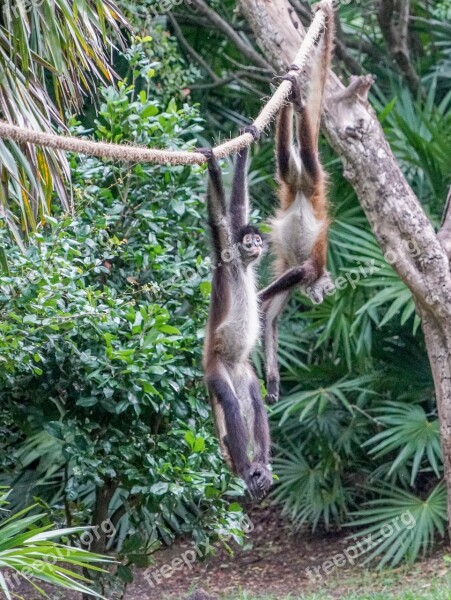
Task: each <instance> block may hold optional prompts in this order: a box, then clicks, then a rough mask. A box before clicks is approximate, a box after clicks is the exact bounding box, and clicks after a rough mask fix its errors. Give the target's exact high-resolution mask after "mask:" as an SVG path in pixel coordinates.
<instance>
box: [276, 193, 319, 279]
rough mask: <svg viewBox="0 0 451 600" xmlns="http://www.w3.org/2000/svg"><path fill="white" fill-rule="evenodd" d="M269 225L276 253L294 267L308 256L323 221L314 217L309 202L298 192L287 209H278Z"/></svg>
mask: <svg viewBox="0 0 451 600" xmlns="http://www.w3.org/2000/svg"><path fill="white" fill-rule="evenodd" d="M279 215H280V216H279ZM271 225H272V232H271V240H272V243H273V245H274V247H275V251H276V253H277V255H278V256H281V257H283V258H284V259H285V261H286V262H287V263H288V265H289V266H290V267H294V266H296V265H299V264H300V263H302V262H304V261H305V260H307V258H308V257H309V256H310V254H311V252H312V248H313V244H314V243H315V240H316V238H317V237H318V234H319V232H320V231H321V229H322V228H323V227H324V225H325V222H324V220H320V219H317V218H316V217H315V214H314V212H313V208H312V205H311V203H310V202H309V201H308V200H307V198H306V197H305V196H304V194H302V193H299V194H298V195H297V197H296V200H295V201H294V202H293V204H292V205H291V206H290V208H289V209H288V210H287V211H284V212H283V213H282V211H279V213H278V215H277V216H276V217H274V219H272V221H271Z"/></svg>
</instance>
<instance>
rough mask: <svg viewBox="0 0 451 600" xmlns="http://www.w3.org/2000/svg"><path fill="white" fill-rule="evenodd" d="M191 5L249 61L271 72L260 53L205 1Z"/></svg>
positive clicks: (197, 0) (195, 0) (195, 1)
mask: <svg viewBox="0 0 451 600" xmlns="http://www.w3.org/2000/svg"><path fill="white" fill-rule="evenodd" d="M191 4H192V5H194V6H195V7H196V8H197V10H198V11H199V12H200V13H202V14H203V15H204V16H205V17H207V19H208V20H209V21H210V23H211V24H212V25H214V26H215V27H216V29H218V31H221V32H222V33H223V34H224V35H225V36H227V37H228V38H229V39H230V40H231V41H232V42H233V43H234V44H235V46H236V47H237V48H238V50H239V51H240V52H241V53H242V54H244V56H246V57H247V58H248V59H249V60H251V61H252V62H254V63H256V64H257V65H258V66H260V67H262V68H264V69H268V70H271V65H270V64H269V63H268V62H267V61H266V60H265V59H264V58H263V56H261V55H260V54H259V53H258V52H256V51H255V50H254V48H252V46H249V44H247V43H246V42H245V41H244V40H243V39H242V38H241V37H240V36H239V35H238V34H237V32H236V31H235V30H234V29H233V27H232V26H231V25H229V23H227V21H224V19H223V18H222V17H220V16H219V15H218V13H217V12H215V11H214V10H213V9H211V8H210V7H209V6H207V4H205V2H204V1H203V0H191Z"/></svg>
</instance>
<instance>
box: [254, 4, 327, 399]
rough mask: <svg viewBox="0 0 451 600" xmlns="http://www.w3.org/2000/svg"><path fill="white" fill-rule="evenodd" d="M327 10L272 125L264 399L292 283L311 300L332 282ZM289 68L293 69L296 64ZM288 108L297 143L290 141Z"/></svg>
mask: <svg viewBox="0 0 451 600" xmlns="http://www.w3.org/2000/svg"><path fill="white" fill-rule="evenodd" d="M319 7H321V8H322V9H323V10H324V11H325V14H326V22H325V30H324V32H323V35H322V36H321V39H320V40H319V41H318V42H317V45H316V47H315V50H314V53H313V56H312V60H311V70H310V84H309V89H308V94H307V95H306V94H304V93H303V92H301V89H300V84H299V78H298V77H297V76H296V75H293V74H287V75H286V76H285V77H284V78H283V79H285V80H288V81H290V82H291V84H292V89H291V96H290V98H289V100H290V102H289V104H287V105H285V106H283V107H282V108H281V110H280V113H279V116H278V120H277V129H276V161H277V170H278V180H279V184H280V187H279V200H280V207H279V209H278V211H277V213H276V216H275V217H274V218H273V219H272V221H271V224H272V233H271V244H272V248H273V250H274V252H275V254H276V260H275V263H274V267H275V274H276V275H277V279H276V280H275V281H273V282H272V283H271V284H270V285H269V286H268V287H267V288H265V289H264V290H262V291H261V292H260V294H259V299H260V300H261V302H262V311H263V343H264V348H265V370H266V387H267V402H268V403H270V404H271V403H274V402H277V400H278V398H279V381H280V376H279V369H278V364H277V320H278V317H279V316H280V314H281V313H282V311H283V309H284V307H285V305H286V302H287V300H288V298H289V296H290V293H291V291H292V290H293V288H294V287H295V286H300V287H301V290H302V291H303V292H304V293H305V294H306V295H307V296H309V297H310V298H311V300H312V301H313V302H315V303H320V302H322V301H323V299H324V295H325V293H327V292H329V291H332V290H333V289H334V285H333V282H332V279H331V276H330V274H329V273H328V272H327V271H326V254H327V231H328V227H329V217H328V214H327V209H328V203H327V197H326V183H327V180H326V174H325V173H324V171H323V168H322V166H321V163H320V161H319V158H318V137H319V128H320V121H321V109H322V99H323V93H324V86H325V83H326V78H327V72H328V69H329V66H330V63H331V58H332V46H333V35H334V14H333V9H332V6H331V4H330V3H329V2H321V3H320V4H319V5H317V9H318V8H319ZM291 70H298V71H299V68H298V67H297V66H296V65H292V66H291V67H290V71H291ZM293 109H294V112H295V121H296V135H297V147H296V145H295V144H294V143H293Z"/></svg>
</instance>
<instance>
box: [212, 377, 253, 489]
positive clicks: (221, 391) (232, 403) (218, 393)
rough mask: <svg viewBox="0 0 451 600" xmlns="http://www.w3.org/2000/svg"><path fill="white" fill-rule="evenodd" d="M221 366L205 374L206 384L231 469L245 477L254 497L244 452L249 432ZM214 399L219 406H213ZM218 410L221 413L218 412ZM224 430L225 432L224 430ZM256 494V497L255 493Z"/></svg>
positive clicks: (247, 461) (249, 467)
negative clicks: (211, 397)
mask: <svg viewBox="0 0 451 600" xmlns="http://www.w3.org/2000/svg"><path fill="white" fill-rule="evenodd" d="M225 369H226V368H225V367H224V366H222V367H220V368H218V369H216V370H215V371H214V372H213V373H210V374H209V375H207V377H206V383H207V386H208V389H209V390H210V393H211V394H212V396H213V409H214V412H215V420H216V424H217V427H218V431H219V436H220V439H221V442H222V443H223V444H224V445H225V446H226V448H227V450H228V454H229V456H230V459H231V462H232V467H233V470H234V472H235V473H236V474H237V475H238V476H239V477H241V478H242V479H244V481H245V482H246V485H247V487H248V489H249V492H250V493H251V495H252V496H254V497H255V492H256V490H255V486H252V485H250V484H251V483H252V482H251V478H250V470H251V463H250V460H249V457H248V455H247V446H248V437H249V436H248V432H247V428H246V425H245V424H244V421H243V418H242V416H241V412H240V406H239V402H238V399H237V397H236V395H235V393H234V391H233V389H232V387H231V386H230V383H229V381H228V378H227V377H226V376H224V374H223V373H222V372H221V371H222V370H225ZM215 402H217V403H218V405H217V406H216V405H215ZM218 411H221V413H222V414H221V415H219V414H218ZM223 429H225V431H224V430H223ZM257 497H258V496H257Z"/></svg>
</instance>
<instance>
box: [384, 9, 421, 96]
mask: <svg viewBox="0 0 451 600" xmlns="http://www.w3.org/2000/svg"><path fill="white" fill-rule="evenodd" d="M409 19H410V0H397V1H395V0H379V11H378V20H379V25H380V28H381V32H382V35H383V37H384V39H385V41H386V43H387V46H388V49H389V51H390V54H391V56H392V58H393V60H394V61H395V63H396V64H397V66H398V69H399V70H400V72H401V73H402V74H403V75H404V77H405V79H406V81H407V84H408V86H409V88H410V89H411V91H412V92H416V91H417V90H418V88H419V87H420V78H419V77H418V73H417V72H416V71H415V69H414V67H413V65H412V61H411V57H410V49H409Z"/></svg>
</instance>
